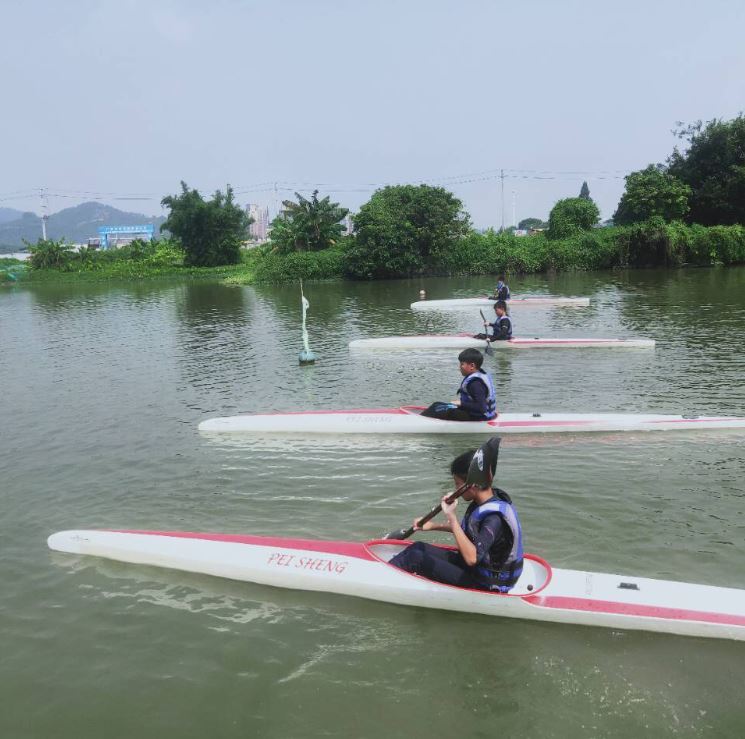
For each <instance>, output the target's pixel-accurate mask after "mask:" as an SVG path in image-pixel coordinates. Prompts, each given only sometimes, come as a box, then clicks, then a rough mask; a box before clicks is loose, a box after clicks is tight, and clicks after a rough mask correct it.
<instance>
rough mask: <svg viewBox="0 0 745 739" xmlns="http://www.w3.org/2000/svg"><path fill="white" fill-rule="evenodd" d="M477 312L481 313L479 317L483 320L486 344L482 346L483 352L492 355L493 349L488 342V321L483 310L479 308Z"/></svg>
mask: <svg viewBox="0 0 745 739" xmlns="http://www.w3.org/2000/svg"><path fill="white" fill-rule="evenodd" d="M479 313H481V318H482V319H483V320H484V331H485V332H486V346H485V347H484V354H488V355H489V356H490V357H493V356H494V349H492V348H491V343H490V342H489V322H488V321H487V320H486V316H485V315H484V311H482V310H479Z"/></svg>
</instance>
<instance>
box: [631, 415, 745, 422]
mask: <svg viewBox="0 0 745 739" xmlns="http://www.w3.org/2000/svg"><path fill="white" fill-rule="evenodd" d="M718 421H745V418H737V417H733V416H715V417H714V418H706V417H704V418H667V419H666V418H660V419H659V420H656V421H645V422H644V423H717V422H718Z"/></svg>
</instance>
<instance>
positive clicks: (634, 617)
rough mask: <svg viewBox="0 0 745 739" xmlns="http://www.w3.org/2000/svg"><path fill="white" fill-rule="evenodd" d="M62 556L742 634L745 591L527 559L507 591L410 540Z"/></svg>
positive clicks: (624, 624)
mask: <svg viewBox="0 0 745 739" xmlns="http://www.w3.org/2000/svg"><path fill="white" fill-rule="evenodd" d="M47 543H48V545H49V547H50V548H51V549H53V550H56V551H59V552H67V553H71V554H77V555H90V556H94V557H104V558H106V559H113V560H117V561H119V562H129V563H132V564H138V565H152V566H156V567H166V568H170V569H175V570H183V571H186V572H196V573H201V574H205V575H213V576H216V577H223V578H229V579H231V580H239V581H244V582H252V583H259V584H263V585H272V586H275V587H281V588H291V589H294V590H310V591H316V592H323V593H338V594H343V595H350V596H355V597H358V598H368V599H370V600H376V601H383V602H387V603H396V604H400V605H404V606H416V607H420V608H436V609H441V610H446V611H463V612H466V613H478V614H484V615H487V616H497V617H510V618H520V619H529V620H534V621H552V622H557V623H566V624H579V625H586V626H604V627H607V628H612V629H634V630H643V631H654V632H662V633H669V634H679V635H689V636H699V637H702V636H706V637H715V638H720V639H736V640H745V590H738V589H735V588H723V587H715V586H711V585H693V584H688V583H682V582H674V581H669V580H653V579H650V578H644V577H628V576H625V575H610V574H602V573H596V572H584V571H578V570H562V569H555V568H552V567H551V565H549V564H548V562H546V561H545V560H543V559H541V558H540V557H537V556H535V555H530V554H528V555H526V557H525V561H524V568H523V574H522V575H521V577H520V579H519V581H518V582H517V584H516V585H515V587H514V588H513V589H512V591H510V593H508V594H502V593H489V592H485V591H481V590H469V589H466V588H458V587H454V586H452V585H443V584H441V583H436V582H432V581H430V580H426V579H425V578H423V577H420V576H418V575H413V574H410V573H408V572H404V571H403V570H399V569H398V568H396V567H394V566H393V565H391V564H389V560H390V559H391V557H393V556H394V555H395V554H396V553H397V552H399V551H401V549H402V548H403V547H405V546H407V543H404V542H395V541H391V540H387V541H386V540H375V541H369V542H343V541H341V542H340V541H316V540H308V539H289V538H274V537H272V538H270V537H259V536H242V535H231V534H199V533H190V532H179V531H173V532H165V531H90V530H89V531H86V530H77V531H60V532H58V533H56V534H52V535H51V536H50V537H49V539H48V540H47Z"/></svg>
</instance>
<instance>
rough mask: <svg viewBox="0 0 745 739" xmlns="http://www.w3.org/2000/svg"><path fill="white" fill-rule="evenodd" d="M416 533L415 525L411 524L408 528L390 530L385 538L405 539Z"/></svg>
mask: <svg viewBox="0 0 745 739" xmlns="http://www.w3.org/2000/svg"><path fill="white" fill-rule="evenodd" d="M413 533H414V529H413V527H411V526H409V528H408V529H398V530H397V531H389V532H388V533H387V534H386V535H385V536H384V537H383V538H384V539H398V540H399V541H403V540H404V539H408V538H409V537H410V536H411V535H412V534H413Z"/></svg>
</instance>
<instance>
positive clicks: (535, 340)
mask: <svg viewBox="0 0 745 739" xmlns="http://www.w3.org/2000/svg"><path fill="white" fill-rule="evenodd" d="M485 343H486V342H485V341H484V339H474V338H473V336H472V335H471V334H453V335H451V336H441V335H433V336H384V337H381V338H379V339H355V340H354V341H350V342H349V348H350V349H353V350H357V349H469V348H470V347H473V348H475V349H481V350H483V349H484V346H485ZM490 346H491V347H492V349H495V350H509V349H654V346H655V342H654V339H571V338H567V339H563V338H556V339H546V338H539V337H537V336H536V337H526V338H518V337H515V338H513V339H508V340H507V341H492V342H491V343H490Z"/></svg>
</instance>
